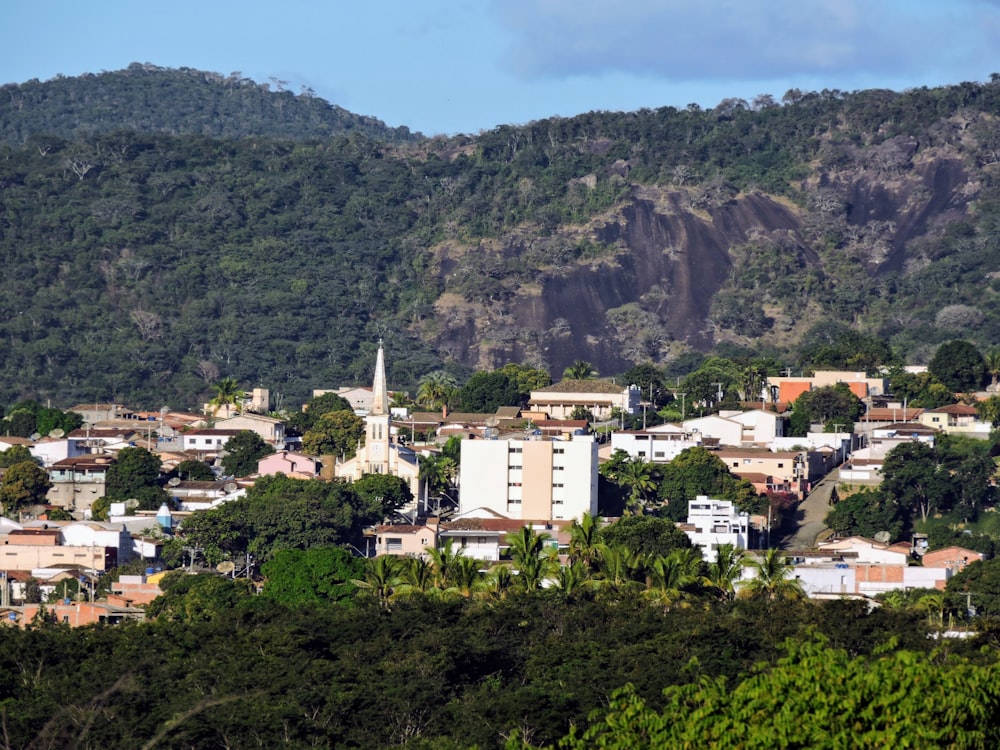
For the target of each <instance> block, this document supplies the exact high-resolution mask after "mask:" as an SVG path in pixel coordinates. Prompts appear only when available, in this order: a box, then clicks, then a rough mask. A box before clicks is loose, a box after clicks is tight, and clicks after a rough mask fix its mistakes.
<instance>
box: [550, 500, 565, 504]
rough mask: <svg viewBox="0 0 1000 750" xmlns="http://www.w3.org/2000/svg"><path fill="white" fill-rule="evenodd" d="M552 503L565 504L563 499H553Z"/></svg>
mask: <svg viewBox="0 0 1000 750" xmlns="http://www.w3.org/2000/svg"><path fill="white" fill-rule="evenodd" d="M552 504H553V505H562V504H563V501H562V500H553V501H552Z"/></svg>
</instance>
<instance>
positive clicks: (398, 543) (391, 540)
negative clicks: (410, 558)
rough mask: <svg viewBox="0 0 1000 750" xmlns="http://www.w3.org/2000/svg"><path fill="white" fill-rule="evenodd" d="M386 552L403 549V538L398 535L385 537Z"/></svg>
mask: <svg viewBox="0 0 1000 750" xmlns="http://www.w3.org/2000/svg"><path fill="white" fill-rule="evenodd" d="M385 549H386V552H402V551H403V539H402V538H401V537H398V536H390V537H386V540H385Z"/></svg>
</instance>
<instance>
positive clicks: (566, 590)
mask: <svg viewBox="0 0 1000 750" xmlns="http://www.w3.org/2000/svg"><path fill="white" fill-rule="evenodd" d="M589 580H590V577H589V571H588V570H587V568H586V567H585V566H584V564H583V563H582V562H574V563H572V564H570V565H564V566H563V567H561V568H559V570H558V571H556V585H558V586H559V588H560V590H562V592H563V594H565V595H566V596H573V595H574V594H576V593H577V592H578V591H579V590H580V589H582V588H583V587H584V586H586V585H587V583H588V582H589Z"/></svg>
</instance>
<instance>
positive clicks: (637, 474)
mask: <svg viewBox="0 0 1000 750" xmlns="http://www.w3.org/2000/svg"><path fill="white" fill-rule="evenodd" d="M618 481H619V483H621V484H623V485H625V486H626V487H628V489H629V499H628V508H629V510H631V511H632V512H633V513H637V512H641V510H642V507H643V505H644V504H645V503H646V501H647V500H648V499H649V497H650V495H651V494H652V493H653V491H654V490H655V489H656V467H655V466H654V465H653V464H652V463H649V462H648V461H643V460H642V458H634V459H632V460H631V461H629V462H628V463H626V464H625V465H624V466H622V468H621V471H619V473H618Z"/></svg>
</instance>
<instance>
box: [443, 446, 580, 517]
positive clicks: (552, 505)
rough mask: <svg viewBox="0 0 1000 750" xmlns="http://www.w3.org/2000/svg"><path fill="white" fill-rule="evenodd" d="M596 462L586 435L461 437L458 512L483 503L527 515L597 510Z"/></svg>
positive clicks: (496, 510)
mask: <svg viewBox="0 0 1000 750" xmlns="http://www.w3.org/2000/svg"><path fill="white" fill-rule="evenodd" d="M597 465H598V463H597V443H596V442H595V441H594V439H593V437H592V436H590V435H576V436H574V437H573V439H572V440H550V439H545V438H539V439H533V440H525V439H523V438H516V439H510V440H463V441H462V466H461V470H460V474H459V493H460V494H459V498H460V500H459V508H460V511H459V512H460V513H465V512H468V511H470V510H472V509H474V508H488V509H489V510H491V511H493V512H494V513H497V514H499V515H501V516H503V517H505V518H512V519H523V520H532V521H542V520H555V521H562V520H571V519H574V518H576V519H579V518H582V517H583V514H584V513H590V514H592V515H597Z"/></svg>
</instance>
